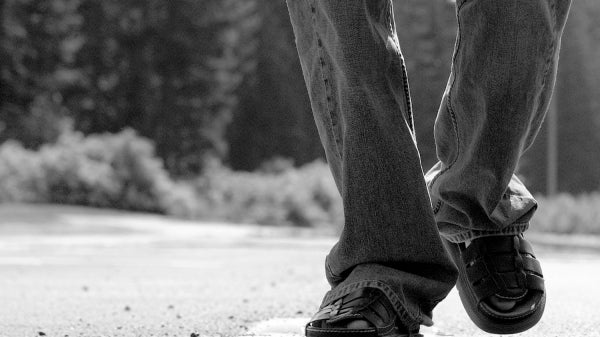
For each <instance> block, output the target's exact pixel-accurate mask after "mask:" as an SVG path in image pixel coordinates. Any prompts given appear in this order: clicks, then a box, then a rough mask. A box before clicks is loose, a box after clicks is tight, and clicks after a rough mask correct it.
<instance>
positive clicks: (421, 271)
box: [287, 0, 571, 328]
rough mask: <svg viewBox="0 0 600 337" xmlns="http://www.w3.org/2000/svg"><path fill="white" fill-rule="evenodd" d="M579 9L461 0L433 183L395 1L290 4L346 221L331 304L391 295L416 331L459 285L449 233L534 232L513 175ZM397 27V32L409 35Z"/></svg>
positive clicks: (302, 0) (553, 3)
mask: <svg viewBox="0 0 600 337" xmlns="http://www.w3.org/2000/svg"><path fill="white" fill-rule="evenodd" d="M570 1H571V0H458V1H457V4H456V7H457V18H458V23H459V25H458V26H459V29H458V34H457V40H456V45H455V52H454V56H453V59H452V71H451V74H450V79H449V81H448V85H447V88H446V90H445V93H444V95H443V98H442V103H441V107H440V109H439V111H438V116H437V119H436V123H435V129H434V135H435V140H436V147H437V155H438V158H439V163H438V164H436V165H435V166H434V167H433V168H432V169H431V170H430V171H429V172H428V173H427V174H426V175H424V174H423V170H422V167H421V162H420V158H419V152H418V149H417V146H416V138H415V133H414V132H415V131H414V126H413V112H412V106H411V101H410V93H409V87H408V79H407V74H406V69H405V66H404V60H403V58H402V54H401V51H400V44H399V41H398V37H397V35H396V23H395V20H394V17H393V10H392V3H391V0H287V3H288V9H289V13H290V18H291V22H292V26H293V29H294V34H295V37H296V46H297V49H298V54H299V56H300V62H301V65H302V71H303V75H304V79H305V82H306V86H307V89H308V92H309V96H310V100H311V106H312V110H313V114H314V117H315V121H316V124H317V128H318V131H319V135H320V137H321V141H322V143H323V146H324V148H325V153H326V156H327V160H328V163H329V166H330V168H331V171H332V173H333V177H334V179H335V182H336V184H337V187H338V189H339V191H340V194H341V195H342V200H343V205H344V214H345V224H344V229H343V231H342V233H341V236H340V238H339V241H338V242H337V243H336V244H335V246H334V247H333V248H332V250H331V252H330V253H329V255H328V256H327V258H326V263H325V264H326V276H327V279H328V281H329V283H330V284H331V286H332V289H331V291H329V292H328V293H327V294H326V296H325V298H324V300H323V305H326V304H329V303H331V302H332V301H334V300H335V299H337V298H339V297H341V296H343V295H346V294H348V293H350V292H352V291H353V290H355V289H357V288H361V287H374V288H378V289H380V290H382V291H383V292H384V293H385V294H386V295H387V297H388V298H389V299H390V301H391V303H392V304H393V305H394V307H395V308H396V311H397V313H398V316H399V318H400V319H401V321H402V322H403V323H404V324H405V325H407V326H408V327H409V328H415V327H418V326H419V325H421V324H425V325H430V324H432V310H433V308H434V307H435V305H436V304H437V303H438V302H439V301H441V300H442V299H444V298H445V297H446V295H447V294H448V292H449V291H450V289H451V288H452V287H453V286H454V283H455V281H456V268H455V266H454V265H453V263H452V262H451V260H450V259H449V257H448V256H447V255H446V253H445V251H444V249H443V247H442V245H441V238H440V235H441V236H442V237H443V238H444V239H446V240H449V241H452V242H462V241H465V240H467V239H473V238H477V237H481V236H486V235H499V234H513V233H520V232H523V231H525V230H526V229H527V227H528V223H529V220H530V218H531V216H532V215H533V213H534V211H535V209H536V201H535V200H534V198H533V197H532V196H531V194H530V193H529V192H528V191H527V189H526V188H525V186H524V185H523V184H522V183H521V181H519V179H518V178H517V177H516V176H515V175H514V171H515V168H516V166H517V163H518V161H519V158H520V157H521V155H522V154H523V152H524V151H525V150H526V149H527V148H528V147H529V146H530V145H531V143H532V141H533V139H534V138H535V135H536V133H537V131H538V129H539V128H540V124H541V122H542V120H543V117H544V115H545V112H546V110H547V108H548V105H549V101H550V96H551V93H552V88H553V86H554V81H555V78H556V69H557V62H558V51H559V48H560V37H561V35H562V30H563V28H564V24H565V21H566V17H567V13H568V10H569V6H570ZM400 29H401V27H400Z"/></svg>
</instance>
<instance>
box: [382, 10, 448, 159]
mask: <svg viewBox="0 0 600 337" xmlns="http://www.w3.org/2000/svg"><path fill="white" fill-rule="evenodd" d="M394 11H395V18H396V29H397V32H398V39H399V41H400V45H401V47H402V53H403V54H404V59H405V62H406V68H407V72H408V77H409V82H410V91H411V96H412V103H413V110H414V115H415V116H414V121H415V130H416V133H417V142H418V146H419V152H420V154H421V161H422V164H423V169H424V170H425V171H427V170H428V169H429V168H430V167H431V166H433V164H435V162H437V156H436V152H435V141H434V139H433V124H434V122H435V117H436V115H437V111H438V109H439V105H440V102H441V98H442V94H443V93H444V90H445V88H446V83H447V81H448V77H449V75H450V64H451V60H452V52H453V50H454V41H455V39H456V18H455V7H454V3H453V2H450V1H448V0H428V1H423V0H402V1H394Z"/></svg>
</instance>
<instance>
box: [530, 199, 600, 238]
mask: <svg viewBox="0 0 600 337" xmlns="http://www.w3.org/2000/svg"><path fill="white" fill-rule="evenodd" d="M536 199H537V200H538V203H539V207H538V210H537V212H536V214H535V215H534V217H533V219H532V220H531V231H536V232H551V233H561V234H573V233H577V234H600V193H591V194H581V195H576V196H574V195H570V194H559V195H557V196H555V197H550V198H548V197H542V196H537V197H536Z"/></svg>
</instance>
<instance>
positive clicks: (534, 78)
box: [426, 0, 571, 322]
mask: <svg viewBox="0 0 600 337" xmlns="http://www.w3.org/2000/svg"><path fill="white" fill-rule="evenodd" d="M570 2H571V1H570V0H503V1H499V0H458V1H457V16H458V23H459V31H458V37H457V43H456V48H455V54H454V58H453V63H452V73H451V76H450V80H449V82H448V86H447V89H446V92H445V94H444V97H443V100H442V105H441V107H440V110H439V113H438V117H437V120H436V124H435V132H434V133H435V138H436V145H437V154H438V158H439V160H440V162H439V163H438V164H437V165H436V166H434V167H433V168H432V169H431V170H430V171H429V172H428V173H427V176H426V180H427V184H428V187H429V189H430V192H431V197H432V203H433V207H434V213H435V219H436V222H437V223H438V226H439V229H440V233H441V235H442V236H443V238H444V239H445V240H447V241H448V242H450V243H454V244H459V243H465V242H466V243H467V244H463V245H462V246H461V247H462V248H461V249H463V250H464V251H463V253H464V256H469V255H476V253H473V252H469V253H466V247H467V246H468V245H469V244H470V243H471V242H476V241H477V245H476V246H480V247H478V248H477V249H479V248H481V249H485V248H486V247H484V246H490V245H500V246H503V245H506V246H507V247H508V248H507V249H508V251H505V250H500V251H499V252H498V253H502V254H504V253H508V252H510V251H511V250H517V251H518V250H519V249H521V250H522V251H523V254H524V255H523V256H524V257H523V258H525V259H526V261H525V262H526V263H525V266H523V264H522V263H521V265H519V266H517V267H515V270H512V269H510V268H508V267H503V268H507V271H511V272H513V271H514V272H515V273H516V274H514V275H513V274H510V277H513V276H514V277H515V278H516V279H517V281H515V282H514V283H515V284H517V285H518V286H515V287H514V289H512V288H511V289H509V290H510V291H508V290H507V291H505V292H504V293H503V295H502V296H501V295H500V293H496V295H497V296H492V297H489V298H488V301H487V304H485V305H484V306H485V308H484V310H499V311H503V312H505V314H506V315H508V316H510V315H511V314H514V315H516V314H517V312H518V311H519V310H520V309H523V306H524V305H529V304H531V303H529V302H528V301H526V300H525V299H527V298H528V297H527V296H525V295H524V294H525V292H526V290H527V287H528V286H531V288H530V289H529V290H535V289H538V288H541V290H542V292H543V281H541V279H540V277H539V276H541V275H540V274H541V273H540V272H541V270H540V268H539V265H537V262H531V260H530V259H529V258H530V257H528V256H527V255H528V254H530V253H531V249H530V248H527V249H525V248H519V247H520V246H527V247H528V244H527V243H525V242H523V239H522V237H520V236H519V238H516V239H515V235H517V236H518V234H519V233H522V232H524V231H525V230H526V229H527V227H528V225H529V220H530V218H531V216H532V215H533V213H534V212H535V209H536V207H537V205H536V201H535V200H534V198H533V197H532V195H531V194H530V193H529V192H528V191H527V189H526V188H525V186H524V185H523V184H522V183H521V181H520V180H519V179H518V178H517V177H516V176H515V175H514V172H515V169H516V167H517V164H518V161H519V158H520V157H521V155H522V154H523V152H524V151H525V150H526V149H527V148H528V147H529V146H530V145H531V143H532V141H533V139H534V138H535V135H536V133H537V131H538V130H539V128H540V124H541V122H542V120H543V117H544V115H545V113H546V110H547V109H548V104H549V100H550V96H551V93H552V88H553V86H554V81H555V77H556V67H557V62H558V51H559V48H560V38H561V35H562V31H563V27H564V24H565V21H566V17H567V13H568V10H569V6H570ZM500 236H502V238H499V237H500ZM485 237H491V238H485ZM511 240H512V241H511ZM512 242H514V244H513V243H512ZM450 246H452V245H447V247H450ZM456 246H457V245H455V247H456ZM475 248H476V247H473V248H472V249H471V250H474V249H475ZM487 248H490V247H487ZM492 248H494V249H497V248H498V247H492ZM457 254H458V253H457ZM511 254H512V253H511ZM456 256H459V255H456ZM455 258H456V257H455ZM508 258H509V259H512V257H511V256H508ZM528 259H529V260H528ZM510 261H512V260H510ZM456 262H457V264H458V265H459V267H461V266H460V264H461V263H464V261H460V260H459V261H456ZM470 262H473V261H470ZM511 263H512V262H511ZM515 265H516V262H515ZM475 267H477V265H475ZM511 268H512V267H511ZM527 268H530V269H527ZM459 269H461V268H459ZM475 269H476V268H472V269H471V273H474V272H473V270H475ZM465 270H466V269H465ZM464 273H466V272H465V271H463V270H461V278H460V279H459V290H460V289H461V288H460V285H461V281H462V280H463V276H464V275H463V274H464ZM476 274H477V273H475V276H473V275H471V277H472V278H473V277H475V278H476V277H477V275H476ZM517 274H518V275H517ZM494 275H495V276H494V277H500V276H498V275H499V273H496V274H494ZM507 275H509V273H507ZM515 275H517V276H515ZM522 275H525V276H522ZM465 277H466V276H465ZM534 279H535V280H534ZM481 280H483V279H481ZM495 280H496V281H498V282H500V279H499V278H496V279H495ZM511 282H512V281H511ZM506 283H510V282H506ZM474 288H475V287H474ZM508 288H510V287H508ZM517 288H519V289H523V288H525V290H524V291H523V292H519V291H518V290H516V289H517ZM532 293H535V291H530V293H529V295H531V294H532ZM480 295H482V296H483V295H489V291H488V293H486V292H483V293H481V294H480ZM484 297H485V296H484ZM529 299H531V298H529ZM543 300H544V298H543V297H539V298H538V302H537V305H540V304H541V305H543V303H542V301H543ZM519 301H521V304H522V305H521V306H520V307H519V306H518V305H517V306H515V305H516V304H517V302H519ZM488 304H489V305H490V306H491V307H493V308H490V306H487V305H488ZM523 310H525V309H523ZM536 310H537V309H536ZM542 311H543V308H542ZM532 312H533V311H532V310H531V312H530V314H532ZM538 313H539V315H540V316H541V311H538ZM518 314H519V315H521V316H524V315H526V314H527V312H525V311H523V312H518ZM498 315H503V314H501V313H498ZM512 319H514V317H513V318H512ZM532 322H533V320H532Z"/></svg>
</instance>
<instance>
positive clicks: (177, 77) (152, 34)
mask: <svg viewBox="0 0 600 337" xmlns="http://www.w3.org/2000/svg"><path fill="white" fill-rule="evenodd" d="M253 10H254V2H253V1H244V2H240V1H236V0H203V1H196V0H194V1H192V0H177V1H167V0H151V1H140V0H130V1H114V0H109V1H95V0H42V1H30V0H7V1H5V2H2V4H0V53H1V55H2V60H3V63H2V65H1V68H2V69H1V70H2V71H1V72H0V74H1V77H0V99H1V100H0V112H1V115H0V141H1V140H6V139H16V140H19V141H20V142H22V143H23V144H24V145H25V146H26V147H27V148H35V147H38V146H40V145H41V144H43V143H45V142H51V141H54V140H56V137H58V135H59V134H60V132H61V130H62V128H63V127H64V125H63V124H64V123H63V120H64V119H65V118H66V117H70V119H72V120H73V121H74V123H75V127H76V129H77V130H80V131H83V132H85V133H88V134H89V133H99V132H118V131H120V130H122V129H124V128H134V129H136V130H137V131H138V132H139V133H140V134H142V135H144V136H146V137H149V138H151V139H153V140H154V141H155V142H156V144H157V151H158V153H159V155H160V156H161V157H162V158H163V159H164V160H165V163H166V165H167V166H168V168H169V169H170V170H171V172H173V173H176V174H179V175H186V174H192V173H197V172H199V170H200V168H201V163H202V160H203V156H204V155H215V156H218V157H224V156H225V155H226V153H227V144H226V143H225V141H224V133H225V128H226V126H227V125H228V124H229V122H230V120H231V118H232V111H233V109H234V108H235V105H236V101H237V100H236V97H235V95H234V91H235V89H236V88H237V86H238V84H239V83H240V81H241V78H242V75H243V74H244V72H245V71H246V70H245V69H246V68H247V64H246V63H247V62H246V60H245V54H246V51H245V50H246V48H245V47H244V46H245V44H244V43H242V41H244V40H248V39H247V37H246V35H247V32H251V29H248V28H249V27H251V25H252V22H253V14H252V13H253ZM4 60H7V62H4Z"/></svg>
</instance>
